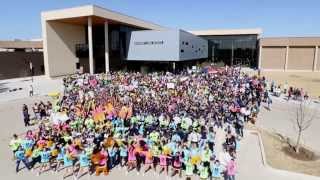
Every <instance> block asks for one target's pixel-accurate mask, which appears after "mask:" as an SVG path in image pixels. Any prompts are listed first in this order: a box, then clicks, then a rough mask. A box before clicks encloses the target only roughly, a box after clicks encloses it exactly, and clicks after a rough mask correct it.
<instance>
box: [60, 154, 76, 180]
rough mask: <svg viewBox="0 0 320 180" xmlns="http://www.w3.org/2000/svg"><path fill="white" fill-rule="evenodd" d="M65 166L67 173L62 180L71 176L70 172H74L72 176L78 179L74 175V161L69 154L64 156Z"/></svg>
mask: <svg viewBox="0 0 320 180" xmlns="http://www.w3.org/2000/svg"><path fill="white" fill-rule="evenodd" d="M63 166H64V169H65V173H64V175H63V177H62V179H65V178H66V177H68V176H70V175H69V174H68V173H69V171H70V170H71V171H72V174H71V175H73V177H74V178H76V176H75V174H74V167H73V159H72V157H71V155H70V154H69V153H65V154H64V156H63Z"/></svg>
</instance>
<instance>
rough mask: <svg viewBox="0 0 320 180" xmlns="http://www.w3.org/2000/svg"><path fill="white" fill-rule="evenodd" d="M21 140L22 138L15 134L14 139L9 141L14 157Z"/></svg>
mask: <svg viewBox="0 0 320 180" xmlns="http://www.w3.org/2000/svg"><path fill="white" fill-rule="evenodd" d="M21 142H22V140H21V139H20V138H19V137H18V135H16V134H14V135H13V139H12V140H11V141H10V143H9V147H10V149H11V150H12V152H13V159H14V158H15V152H16V151H17V150H18V148H19V146H20V145H21Z"/></svg>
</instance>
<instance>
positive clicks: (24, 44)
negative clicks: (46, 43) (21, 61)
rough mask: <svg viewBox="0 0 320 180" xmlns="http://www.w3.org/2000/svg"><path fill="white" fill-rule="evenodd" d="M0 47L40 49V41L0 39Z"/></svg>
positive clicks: (41, 46)
mask: <svg viewBox="0 0 320 180" xmlns="http://www.w3.org/2000/svg"><path fill="white" fill-rule="evenodd" d="M0 48H4V49H29V48H30V49H31V48H35V49H42V48H43V45H42V41H0Z"/></svg>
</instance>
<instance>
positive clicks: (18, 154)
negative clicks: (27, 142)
mask: <svg viewBox="0 0 320 180" xmlns="http://www.w3.org/2000/svg"><path fill="white" fill-rule="evenodd" d="M14 155H15V157H16V159H17V161H16V173H18V172H19V166H20V162H21V161H22V162H23V164H24V165H25V166H26V167H27V168H28V170H30V169H31V168H30V165H29V162H28V159H27V158H26V157H25V154H24V151H23V149H22V147H21V146H19V148H18V150H17V151H16V152H15V154H14Z"/></svg>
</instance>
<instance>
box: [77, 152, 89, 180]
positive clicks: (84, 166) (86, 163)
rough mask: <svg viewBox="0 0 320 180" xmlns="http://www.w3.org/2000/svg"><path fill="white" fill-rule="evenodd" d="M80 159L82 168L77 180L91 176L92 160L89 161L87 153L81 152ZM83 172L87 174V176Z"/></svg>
mask: <svg viewBox="0 0 320 180" xmlns="http://www.w3.org/2000/svg"><path fill="white" fill-rule="evenodd" d="M78 158H79V165H80V168H79V171H78V173H77V175H76V177H77V179H79V178H80V177H82V176H83V175H85V174H88V175H90V160H89V156H88V154H87V153H86V151H84V150H80V153H79V156H78ZM83 172H85V174H84V173H83Z"/></svg>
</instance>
